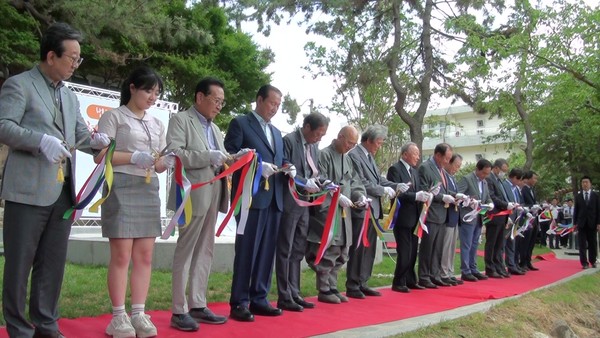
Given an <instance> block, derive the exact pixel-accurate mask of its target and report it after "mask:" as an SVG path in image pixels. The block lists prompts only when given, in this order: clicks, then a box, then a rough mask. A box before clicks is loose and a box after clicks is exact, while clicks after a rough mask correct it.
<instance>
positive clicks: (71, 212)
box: [63, 140, 116, 221]
mask: <svg viewBox="0 0 600 338" xmlns="http://www.w3.org/2000/svg"><path fill="white" fill-rule="evenodd" d="M115 144H116V143H115V141H114V140H112V141H111V142H110V144H109V145H108V149H107V151H106V152H105V153H104V155H103V156H102V159H101V160H100V163H98V164H97V165H96V167H95V168H94V170H93V171H92V173H91V174H90V176H89V177H88V178H87V179H86V181H85V183H84V184H83V186H82V187H81V189H79V192H78V193H77V196H76V198H75V205H74V206H73V207H71V208H69V209H68V210H67V211H65V213H64V214H63V219H71V220H72V221H76V220H78V219H79V218H80V217H81V214H82V213H83V209H84V208H85V207H86V206H87V205H88V204H89V203H90V202H91V201H92V199H94V197H95V196H96V193H98V191H99V190H100V188H101V187H102V184H103V183H104V182H106V186H107V193H106V196H104V197H102V198H100V199H99V200H98V201H97V202H96V203H94V204H93V205H92V206H91V207H90V212H98V207H99V206H100V205H101V204H102V203H103V202H104V200H106V198H107V197H108V195H110V188H111V186H112V181H113V170H112V157H113V154H114V152H115Z"/></svg>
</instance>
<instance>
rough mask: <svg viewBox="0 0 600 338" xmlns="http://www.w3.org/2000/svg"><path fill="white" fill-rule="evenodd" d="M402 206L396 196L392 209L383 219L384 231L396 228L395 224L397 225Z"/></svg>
mask: <svg viewBox="0 0 600 338" xmlns="http://www.w3.org/2000/svg"><path fill="white" fill-rule="evenodd" d="M400 206H401V204H400V199H399V198H395V201H394V203H393V204H392V208H391V209H390V212H389V213H388V216H387V217H386V219H385V220H384V221H383V230H384V231H387V230H393V229H394V226H395V225H396V221H397V220H398V214H399V213H400Z"/></svg>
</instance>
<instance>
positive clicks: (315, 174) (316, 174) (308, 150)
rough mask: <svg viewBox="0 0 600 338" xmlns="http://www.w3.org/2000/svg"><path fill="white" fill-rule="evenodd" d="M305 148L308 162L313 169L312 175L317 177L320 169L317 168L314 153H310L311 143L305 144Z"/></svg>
mask: <svg viewBox="0 0 600 338" xmlns="http://www.w3.org/2000/svg"><path fill="white" fill-rule="evenodd" d="M304 150H305V152H306V162H307V163H308V166H309V167H310V170H311V171H312V175H311V177H317V176H318V175H319V170H318V169H317V166H316V165H315V161H314V160H313V158H312V155H311V154H310V153H311V151H310V145H309V144H308V143H307V144H305V145H304Z"/></svg>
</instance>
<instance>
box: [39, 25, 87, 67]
mask: <svg viewBox="0 0 600 338" xmlns="http://www.w3.org/2000/svg"><path fill="white" fill-rule="evenodd" d="M65 40H76V41H77V42H81V41H82V40H83V36H82V35H81V32H79V31H78V30H76V29H75V28H73V27H71V26H69V25H68V24H66V23H64V22H57V23H54V24H52V25H50V27H48V29H47V30H46V31H45V32H44V35H42V39H41V40H40V60H42V61H46V58H47V57H48V52H54V53H55V54H56V56H58V57H61V56H62V54H63V52H64V51H65V46H64V45H63V41H65Z"/></svg>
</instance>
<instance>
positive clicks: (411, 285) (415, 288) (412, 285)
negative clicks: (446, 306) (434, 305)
mask: <svg viewBox="0 0 600 338" xmlns="http://www.w3.org/2000/svg"><path fill="white" fill-rule="evenodd" d="M406 287H408V288H409V289H413V290H425V287H423V286H421V285H419V284H408V285H407V286H406Z"/></svg>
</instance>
